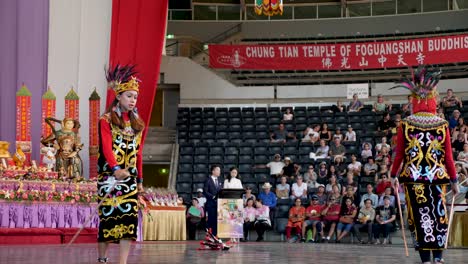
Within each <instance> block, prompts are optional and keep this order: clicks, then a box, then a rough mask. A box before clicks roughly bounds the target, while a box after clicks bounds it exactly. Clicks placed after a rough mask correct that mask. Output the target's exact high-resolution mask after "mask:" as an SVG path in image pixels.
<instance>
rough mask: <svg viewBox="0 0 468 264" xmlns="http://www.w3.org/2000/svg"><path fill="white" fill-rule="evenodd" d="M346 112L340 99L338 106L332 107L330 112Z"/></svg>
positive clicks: (337, 102)
mask: <svg viewBox="0 0 468 264" xmlns="http://www.w3.org/2000/svg"><path fill="white" fill-rule="evenodd" d="M344 111H345V106H344V105H343V103H342V102H341V100H339V99H338V101H336V105H332V108H331V110H330V112H332V113H334V114H336V113H342V112H344Z"/></svg>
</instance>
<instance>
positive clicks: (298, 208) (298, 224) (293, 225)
mask: <svg viewBox="0 0 468 264" xmlns="http://www.w3.org/2000/svg"><path fill="white" fill-rule="evenodd" d="M304 218H305V208H304V207H303V206H302V205H301V198H296V199H295V200H294V206H293V207H291V209H289V219H288V224H287V225H286V240H288V241H290V239H291V231H292V229H294V230H295V231H296V234H297V236H299V237H300V236H301V234H302V224H303V223H304Z"/></svg>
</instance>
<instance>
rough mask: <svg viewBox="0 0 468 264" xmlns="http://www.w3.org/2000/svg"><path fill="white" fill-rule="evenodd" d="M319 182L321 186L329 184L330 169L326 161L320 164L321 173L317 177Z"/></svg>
mask: <svg viewBox="0 0 468 264" xmlns="http://www.w3.org/2000/svg"><path fill="white" fill-rule="evenodd" d="M317 176H318V177H317V182H318V183H319V184H327V182H328V168H327V163H326V162H325V161H322V162H320V165H319V171H318V175H317Z"/></svg>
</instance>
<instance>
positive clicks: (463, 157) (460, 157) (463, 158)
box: [457, 142, 468, 165]
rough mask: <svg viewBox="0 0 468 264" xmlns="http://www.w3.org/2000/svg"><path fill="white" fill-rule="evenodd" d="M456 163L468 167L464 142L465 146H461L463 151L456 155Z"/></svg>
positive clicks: (466, 145) (467, 153) (466, 148)
mask: <svg viewBox="0 0 468 264" xmlns="http://www.w3.org/2000/svg"><path fill="white" fill-rule="evenodd" d="M457 161H460V162H462V163H463V164H465V165H468V143H466V142H465V144H463V151H460V153H458V156H457Z"/></svg>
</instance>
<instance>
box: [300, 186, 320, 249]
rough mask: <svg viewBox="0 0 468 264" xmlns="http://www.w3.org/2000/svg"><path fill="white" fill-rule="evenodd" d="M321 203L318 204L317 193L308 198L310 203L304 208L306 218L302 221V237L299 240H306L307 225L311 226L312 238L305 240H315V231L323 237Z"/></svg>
mask: <svg viewBox="0 0 468 264" xmlns="http://www.w3.org/2000/svg"><path fill="white" fill-rule="evenodd" d="M322 207H323V206H322V205H320V204H319V198H318V196H317V195H315V194H314V195H312V197H311V200H310V205H309V207H307V209H306V217H307V218H308V219H307V220H305V221H304V223H303V224H302V239H301V242H306V239H305V237H306V236H305V233H306V231H307V227H308V226H312V239H311V240H310V241H307V242H311V243H313V242H314V241H315V237H316V235H317V232H319V233H320V236H321V237H323V231H322V222H321V220H322Z"/></svg>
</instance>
